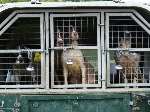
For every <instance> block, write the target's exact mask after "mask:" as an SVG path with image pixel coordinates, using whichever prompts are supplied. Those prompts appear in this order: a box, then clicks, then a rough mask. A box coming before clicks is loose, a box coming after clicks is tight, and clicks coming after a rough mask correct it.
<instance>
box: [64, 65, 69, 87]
mask: <svg viewBox="0 0 150 112" xmlns="http://www.w3.org/2000/svg"><path fill="white" fill-rule="evenodd" d="M63 70H64V84H65V86H67V85H68V80H67V79H68V69H67V68H66V66H65V65H64V67H63Z"/></svg>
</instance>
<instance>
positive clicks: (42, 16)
mask: <svg viewBox="0 0 150 112" xmlns="http://www.w3.org/2000/svg"><path fill="white" fill-rule="evenodd" d="M40 32H41V33H40V37H41V38H40V39H41V41H40V42H41V49H42V50H44V49H45V47H44V46H45V44H44V42H45V35H44V15H43V14H41V15H40ZM41 84H42V85H43V86H45V53H41Z"/></svg>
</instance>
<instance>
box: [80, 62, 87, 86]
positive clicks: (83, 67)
mask: <svg viewBox="0 0 150 112" xmlns="http://www.w3.org/2000/svg"><path fill="white" fill-rule="evenodd" d="M80 64H81V71H82V84H86V67H85V65H84V62H81V63H80Z"/></svg>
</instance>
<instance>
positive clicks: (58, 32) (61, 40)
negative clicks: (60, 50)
mask: <svg viewBox="0 0 150 112" xmlns="http://www.w3.org/2000/svg"><path fill="white" fill-rule="evenodd" d="M63 43H64V40H63V37H62V36H61V33H60V30H59V29H58V31H57V46H61V45H62V44H63Z"/></svg>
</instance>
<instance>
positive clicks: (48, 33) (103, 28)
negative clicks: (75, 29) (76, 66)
mask: <svg viewBox="0 0 150 112" xmlns="http://www.w3.org/2000/svg"><path fill="white" fill-rule="evenodd" d="M32 12H34V13H41V14H39V15H42V16H43V14H44V13H45V17H44V18H43V19H44V20H45V21H44V24H43V23H42V24H43V27H44V28H43V32H44V34H42V35H43V39H45V40H46V48H45V49H36V50H34V51H41V52H45V54H44V55H45V56H44V55H43V58H45V57H46V58H45V59H46V62H45V65H46V66H45V65H43V66H44V67H45V68H44V69H43V70H44V71H45V74H43V73H42V75H44V78H43V80H45V82H44V83H43V85H42V86H41V88H43V87H44V89H39V85H37V86H36V85H31V86H32V87H31V86H24V85H23V86H21V87H20V85H19V86H18V88H24V89H2V91H1V93H18V94H20V93H26V94H37V93H39V94H45V93H47V94H50V93H51V94H58V93H60V94H63V93H70V94H72V93H87V92H89V93H90V92H91V93H92V92H93V93H95V92H136V91H140V92H143V91H150V89H149V88H107V86H108V82H107V81H106V78H107V79H108V77H107V76H108V75H106V74H107V71H108V69H106V68H107V66H106V65H107V64H106V62H107V59H108V57H106V56H108V55H107V54H108V52H105V50H108V48H107V46H106V42H107V40H106V39H108V37H109V33H107V32H108V31H109V29H108V28H109V27H108V26H109V24H108V19H107V18H106V21H105V20H104V19H105V14H106V15H107V14H108V13H107V12H109V13H113V14H114V13H119V14H121V13H132V15H133V16H134V17H135V16H136V19H140V20H142V22H143V23H144V27H146V26H147V27H149V28H150V24H149V23H148V22H147V21H146V20H145V19H144V18H143V17H142V16H141V15H140V14H139V13H138V12H137V11H136V10H133V9H119V10H118V9H80V10H77V9H32V10H30V9H28V10H25V9H24V10H16V11H14V12H13V13H12V14H11V15H10V16H8V17H7V18H6V19H5V20H4V21H3V22H2V23H1V24H0V29H1V28H3V27H4V26H5V25H6V23H7V22H8V21H10V20H11V19H12V18H13V17H14V16H15V15H16V14H19V13H32ZM53 12H56V13H60V12H61V13H65V12H66V13H68V12H70V13H75V12H76V13H81V12H82V13H83V14H84V13H85V14H88V13H89V14H92V13H95V12H96V14H98V15H99V14H100V16H101V17H100V16H98V17H99V19H100V20H99V23H100V24H99V26H98V27H97V28H98V29H99V32H98V36H99V41H100V44H99V45H98V46H97V47H91V48H87V47H86V46H85V47H84V46H81V47H80V46H79V49H85V48H86V49H98V52H99V54H100V56H99V58H98V60H99V62H100V63H99V64H100V65H98V66H99V73H101V74H100V75H99V76H101V75H102V78H101V77H99V80H100V81H101V82H102V85H101V87H102V88H98V89H86V91H85V90H84V89H76V90H75V89H67V90H66V89H65V91H64V90H63V89H58V88H59V87H58V88H57V87H56V88H57V89H53V88H52V87H53V85H51V87H49V55H54V54H53V51H54V49H60V48H56V47H55V48H54V47H53V48H52V47H51V48H50V49H51V53H49V52H48V50H49V42H52V40H51V41H50V38H51V37H53V33H52V32H53V31H52V30H53V28H51V27H50V26H52V25H53V24H52V23H53V21H52V20H53V18H52V16H53V15H55V14H52V13H53ZM42 13H43V14H42ZM31 15H32V14H31ZM51 15H52V16H51ZM69 15H72V14H69ZM81 15H82V14H81ZM107 17H108V16H107ZM145 25H146V26H145ZM147 27H146V28H147ZM41 28H42V27H41ZM147 31H148V30H147ZM100 32H101V33H100ZM148 32H149V31H148ZM49 37H50V38H49ZM100 37H101V38H100ZM51 39H52V38H51ZM43 44H44V43H43ZM109 50H113V49H109ZM130 50H131V51H132V50H133V51H138V50H139V49H138V50H137V49H130ZM140 50H145V51H149V50H150V49H140ZM7 52H8V53H9V52H12V53H18V52H19V51H18V50H11V51H5V50H4V51H3V50H0V53H7ZM52 59H53V58H52V56H51V59H50V60H52ZM43 60H44V59H43ZM43 64H44V63H43ZM53 64H54V63H53V62H51V65H53ZM101 65H102V66H101ZM52 70H53V69H52ZM51 72H52V71H51ZM53 72H54V71H53ZM106 83H107V84H106ZM5 86H6V87H5ZM113 86H115V85H113ZM3 87H4V88H8V85H4V86H3ZM116 87H118V85H116ZM11 88H16V85H14V87H11ZM26 88H37V89H26ZM62 88H63V87H62Z"/></svg>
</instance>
